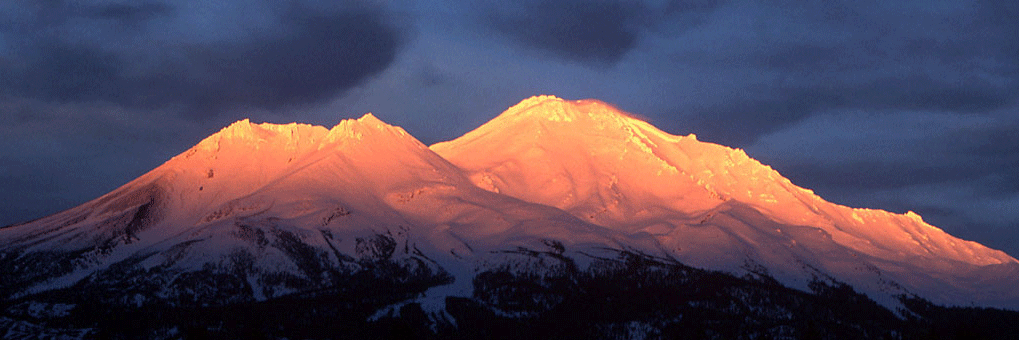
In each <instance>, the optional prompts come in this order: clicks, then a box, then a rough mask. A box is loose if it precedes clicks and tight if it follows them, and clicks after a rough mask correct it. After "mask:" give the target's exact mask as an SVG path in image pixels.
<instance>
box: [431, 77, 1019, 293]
mask: <svg viewBox="0 0 1019 340" xmlns="http://www.w3.org/2000/svg"><path fill="white" fill-rule="evenodd" d="M431 148H432V149H433V150H435V151H436V152H437V153H438V154H440V155H442V156H443V157H445V158H446V159H448V160H449V161H450V162H452V163H453V164H456V165H457V166H459V167H460V168H462V169H464V170H465V171H467V173H468V176H469V177H470V178H471V179H472V180H473V181H474V182H475V184H477V185H478V186H479V187H482V188H486V189H488V190H491V191H494V192H499V193H502V194H506V195H510V196H513V197H517V198H520V199H523V200H526V201H530V202H535V203H541V204H546V205H551V206H555V207H557V208H560V209H563V210H566V211H568V212H570V213H571V214H573V215H575V216H577V217H578V218H580V219H583V220H586V221H588V222H591V223H594V224H598V225H602V226H606V227H609V228H611V229H615V230H621V231H625V232H628V233H635V232H646V233H649V234H652V235H655V237H656V239H658V240H659V241H660V242H661V243H662V244H663V245H665V246H666V247H667V248H669V249H671V250H673V252H674V255H675V256H676V257H677V258H678V259H680V260H682V261H683V262H684V263H690V264H694V265H697V266H702V267H706V268H713V269H722V270H727V271H738V268H743V269H746V270H750V271H755V270H758V269H766V270H768V272H769V273H770V275H773V276H777V277H779V278H781V279H783V282H786V283H787V284H791V285H793V286H796V287H801V288H805V287H806V285H807V284H808V283H809V282H810V280H811V277H812V276H815V275H821V276H832V277H837V278H839V279H840V280H844V281H847V282H851V283H853V284H854V285H857V286H862V287H861V288H863V289H864V290H865V291H868V292H876V291H892V292H893V294H901V293H922V294H923V295H931V294H944V296H938V302H941V303H959V304H968V303H978V304H990V305H997V306H1006V305H1013V304H1015V303H1016V302H1017V301H1016V300H1015V298H1016V296H1017V292H1016V291H1015V289H1014V288H1013V287H1014V286H1012V285H1011V284H1009V283H1004V282H1014V281H1015V279H1013V277H1015V275H1016V274H1019V271H1017V267H1019V266H1017V261H1016V260H1015V259H1014V258H1011V257H1010V256H1008V255H1006V254H1005V253H1003V252H1001V251H997V250H993V249H989V248H986V247H984V246H982V245H980V244H978V243H975V242H970V241H965V240H961V239H958V238H955V237H952V236H951V235H948V234H947V233H945V232H943V231H942V230H940V229H938V228H936V227H933V226H931V225H929V224H927V223H925V222H923V221H922V219H921V218H920V217H919V216H918V215H916V214H915V213H912V212H910V213H907V214H905V215H897V214H892V213H888V212H885V211H880V210H870V209H852V208H848V207H845V206H839V205H836V204H831V203H828V202H826V201H824V200H823V199H821V198H820V197H818V196H817V195H814V194H813V192H811V191H810V190H806V189H803V188H800V187H797V186H795V185H794V184H792V183H791V182H790V181H789V180H788V179H786V178H784V177H782V176H781V175H780V174H778V172H776V171H775V170H773V169H771V168H770V167H768V166H765V165H762V164H760V163H759V162H757V161H756V160H753V159H751V158H749V157H748V156H747V155H746V153H745V152H743V151H742V150H737V149H730V148H727V147H723V146H720V145H715V144H711V143H704V142H700V141H697V140H696V137H695V136H692V135H691V136H687V137H680V136H673V135H670V134H668V133H665V132H662V131H661V130H658V129H657V128H655V127H654V126H651V125H650V124H647V123H646V122H643V121H640V120H637V119H634V118H631V117H629V116H628V115H626V114H624V113H622V112H620V111H618V110H617V109H615V108H613V107H611V106H609V105H607V104H605V103H602V102H599V101H596V100H582V101H567V100H562V99H559V98H555V97H550V96H539V97H532V98H530V99H528V100H525V101H523V102H521V103H520V104H518V105H516V106H514V107H512V108H510V109H508V110H507V111H506V112H504V113H503V114H501V115H500V116H498V117H496V118H495V119H493V120H492V121H490V122H488V123H486V124H485V125H482V126H481V127H479V128H477V129H476V130H474V131H471V132H469V133H467V134H465V135H464V136H463V137H460V138H458V139H455V140H452V141H449V142H443V143H438V144H435V145H433V146H431ZM748 262H751V264H750V265H748ZM761 266H763V268H761ZM978 273H979V274H978ZM973 275H975V276H973ZM889 276H890V277H891V278H892V281H894V282H895V283H894V284H892V283H891V282H886V281H888V280H887V279H888V277H889ZM959 276H962V277H967V276H968V277H967V278H965V279H960V278H959ZM953 277H955V278H953ZM978 277H979V278H980V279H979V280H978V279H977V278H978ZM988 278H993V279H989V280H988ZM963 282H965V283H963ZM976 282H994V283H991V284H987V285H980V284H977V283H976ZM974 284H976V285H980V288H978V289H975V290H970V289H968V288H967V289H963V290H958V289H957V288H959V287H960V286H965V285H970V286H972V285H974ZM899 285H901V286H902V287H899ZM902 288H905V289H904V290H903V289H902ZM946 292H947V293H946ZM1006 296H1007V298H1005V299H1003V298H1004V297H1006Z"/></svg>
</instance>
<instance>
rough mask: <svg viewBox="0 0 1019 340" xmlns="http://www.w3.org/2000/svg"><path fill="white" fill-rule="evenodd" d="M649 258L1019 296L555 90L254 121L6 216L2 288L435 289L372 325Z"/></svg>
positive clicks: (994, 269) (981, 296) (263, 294)
mask: <svg viewBox="0 0 1019 340" xmlns="http://www.w3.org/2000/svg"><path fill="white" fill-rule="evenodd" d="M634 256H635V257H636V258H643V259H644V260H641V261H651V262H653V263H657V264H656V265H655V266H664V267H663V268H665V267H667V268H673V269H676V268H679V269H677V270H680V272H689V270H688V269H683V268H686V267H685V266H691V267H693V268H699V270H700V269H703V270H709V271H717V272H720V273H728V274H731V275H734V276H737V277H749V278H752V280H761V282H775V283H777V284H779V285H781V286H784V287H788V288H792V289H796V290H799V291H803V292H811V291H817V290H816V289H817V288H816V287H818V286H817V285H818V284H821V285H833V286H834V287H839V285H849V286H851V287H853V289H856V290H857V291H859V292H861V293H863V294H866V296H867V297H869V298H870V299H873V300H874V301H877V302H878V303H879V304H880V305H882V306H885V307H886V308H890V309H892V310H896V308H905V307H904V306H905V305H904V303H906V302H904V301H906V300H903V297H912V296H918V297H922V298H925V299H929V300H931V301H933V302H934V303H937V304H948V305H967V306H968V305H974V306H989V307H998V308H1013V309H1019V292H1017V291H1016V290H1015V289H1014V287H1015V286H1016V284H1019V261H1017V260H1016V259H1015V258H1012V257H1010V256H1009V255H1007V254H1005V253H1004V252H1001V251H998V250H993V249H990V248H987V247H984V246H982V245H980V244H979V243H976V242H972V241H966V240H961V239H958V238H955V237H953V236H951V235H949V234H947V233H945V232H944V231H942V230H941V229H938V228H936V227H934V226H931V225H929V224H927V223H926V222H924V221H923V219H922V218H921V217H920V216H919V215H917V214H915V213H913V212H908V213H906V214H895V213H890V212H887V211H883V210H874V209H856V208H849V207H846V206H841V205H837V204H834V203H830V202H827V201H825V200H823V199H822V198H821V197H819V196H817V195H816V194H814V193H813V192H812V191H810V190H809V189H804V188H801V187H798V186H796V185H795V184H793V183H792V182H790V181H789V180H788V179H786V178H785V177H782V176H781V174H779V173H778V172H777V171H775V170H774V169H772V168H771V167H770V166H767V165H764V164H762V163H760V162H759V161H757V160H754V159H753V158H751V157H749V156H748V155H747V154H746V152H744V151H743V150H739V149H732V148H728V147H725V146H721V145H717V144H712V143H705V142H701V141H698V140H697V139H696V137H695V136H693V135H690V136H674V135H671V134H669V133H667V132H664V131H661V130H659V129H657V128H655V127H654V126H652V125H651V124H649V123H647V122H643V121H641V120H639V119H636V118H634V117H632V116H631V115H628V114H626V113H624V112H622V111H620V110H618V109H616V108H614V107H612V106H611V105H610V104H607V103H604V102H601V101H597V100H580V101H569V100H564V99H561V98H557V97H554V96H537V97H532V98H529V99H526V100H524V101H522V102H521V103H520V104H518V105H515V106H513V107H511V108H509V109H508V110H506V112H504V113H502V114H500V115H499V116H497V117H495V118H494V119H492V120H491V121H490V122H488V123H486V124H483V125H482V126H479V127H478V128H477V129H475V130H473V131H471V132H468V133H466V134H464V135H463V136H462V137H460V138H457V139H454V140H451V141H446V142H441V143H436V144H433V145H431V146H426V145H424V144H423V143H421V142H420V141H419V140H417V139H416V138H414V137H413V136H412V135H410V134H409V133H407V132H406V131H405V130H404V129H402V128H400V127H397V126H393V125H390V124H387V123H385V122H383V121H382V120H379V119H378V118H377V117H375V116H374V115H372V114H365V115H364V116H362V117H361V118H358V119H347V120H343V121H341V122H339V123H338V124H336V125H335V126H333V127H332V128H326V127H322V126H314V125H307V124H297V123H290V124H271V123H261V124H254V123H251V122H250V120H247V119H245V120H241V121H238V122H235V123H233V124H230V125H229V126H227V127H224V128H223V129H222V130H220V131H219V132H217V133H215V134H213V135H211V136H209V137H207V138H205V139H203V140H202V141H201V142H199V143H198V144H196V145H195V146H194V147H192V148H190V149H188V150H187V151H185V152H183V153H181V154H180V155H178V156H175V157H173V158H171V159H170V160H168V161H167V162H166V163H164V164H163V165H161V166H159V167H157V168H155V169H153V170H152V171H150V172H148V173H146V174H144V175H142V176H140V177H138V178H137V179H135V180H132V181H131V182H129V183H127V184H125V185H123V186H121V187H120V188H117V189H116V190H113V191H111V192H110V193H108V194H106V195H103V196H100V197H99V198H97V199H95V200H92V201H89V202H86V203H85V204H82V205H80V206H78V207H75V208H72V209H68V210H66V211H64V212H60V213H57V214H54V215H51V216H48V217H44V218H42V219H39V220H35V221H30V222H26V223H23V224H19V225H13V226H10V227H6V228H2V229H0V269H7V270H8V271H9V272H10V273H11V275H10V281H8V282H5V283H0V293H3V295H5V296H7V299H8V301H28V300H25V299H36V298H38V299H43V300H39V301H48V300H45V299H48V297H46V296H48V295H47V294H56V293H54V292H60V291H63V290H65V289H79V290H84V291H93V292H96V291H107V292H114V293H109V295H103V296H101V297H100V299H101V301H104V302H103V303H109V304H114V305H121V304H125V303H127V302H125V301H129V302H130V303H128V305H131V306H133V305H134V304H135V303H137V306H146V305H157V306H160V305H169V306H179V305H188V304H192V303H214V304H215V303H227V304H233V303H252V302H258V301H270V300H274V299H279V298H282V297H285V296H291V295H293V294H298V295H299V294H307V292H312V291H320V290H330V289H339V288H336V287H343V284H344V282H347V281H349V280H354V279H353V278H356V277H370V278H374V279H377V280H383V281H386V280H395V281H393V282H397V283H399V282H418V283H415V284H414V285H412V286H413V287H414V288H413V289H412V290H413V291H414V292H415V293H413V294H411V295H409V296H407V297H404V298H400V299H398V300H395V301H391V302H388V303H386V304H384V306H383V307H379V309H378V310H376V311H374V312H372V315H374V316H373V318H375V319H377V318H381V317H386V316H387V315H388V316H393V315H398V314H399V313H400V312H399V311H400V310H402V309H403V308H405V307H407V306H408V305H411V304H414V305H417V306H420V308H421V309H422V310H423V313H425V314H426V315H428V318H431V319H433V321H435V322H439V321H441V320H444V319H450V318H451V316H449V311H450V308H453V307H450V305H449V303H451V301H459V300H457V299H467V300H471V299H481V297H479V296H482V295H484V294H490V293H491V292H488V291H485V289H486V288H485V287H491V284H493V283H491V282H489V283H484V282H487V281H485V280H488V279H485V276H484V275H496V274H492V273H496V272H500V273H503V274H498V275H511V276H513V275H522V277H529V276H528V275H536V276H535V277H538V278H543V277H544V278H546V279H547V278H549V277H558V276H561V275H566V276H567V277H574V279H572V280H577V277H576V275H581V276H583V275H587V274H579V273H585V272H586V271H592V272H599V271H601V270H605V269H599V268H601V267H600V266H605V265H606V263H610V264H611V263H617V262H619V263H630V264H632V263H633V262H632V261H633V259H634V258H635V257H634ZM620 261H621V262H620ZM638 262H639V261H638ZM640 263H643V262H640ZM617 265H618V264H612V265H611V266H610V267H609V268H615V267H612V266H617ZM669 270H672V269H669ZM609 272H612V270H609ZM506 273H509V274H506ZM394 275H395V276H394ZM401 275H403V276H401ZM557 275H558V276H557ZM712 275H713V274H712ZM709 276H710V275H709ZM401 277H405V278H413V279H407V280H410V281H401V280H404V279H401ZM415 280H420V281H415ZM479 280H480V281H479ZM541 280H545V279H541ZM541 280H539V281H541ZM386 282H389V281H386ZM541 282H544V281H541ZM574 282H575V281H574ZM483 283H484V284H483ZM394 284H395V283H394ZM401 284H402V283H401ZM418 284H420V285H421V286H418ZM541 284H545V283H541ZM526 285H529V284H525V286H526ZM518 288H519V287H518ZM500 289H503V288H500ZM504 289H511V290H512V289H517V288H504ZM479 294H481V295H479ZM0 301H4V300H0ZM31 301H34V300H31ZM203 301H204V302H203ZM472 301H473V300H472ZM478 301H488V300H484V299H481V300H478ZM550 301H551V300H550ZM11 303H14V302H11ZM32 303H35V302H32ZM39 303H41V302H39ZM47 303H49V302H47ZM486 303H487V302H486ZM548 303H551V302H548ZM496 305H498V304H493V305H491V306H490V307H491V308H493V309H492V310H493V312H495V313H496V314H497V315H504V316H505V315H514V314H513V313H510V312H507V310H509V309H505V308H510V309H512V308H511V307H512V306H510V307H507V306H503V307H495V306H496ZM125 308H126V307H125ZM132 308H133V307H132ZM486 308H487V307H486ZM513 308H515V307H513ZM500 313H502V314H500ZM507 313H508V314H507Z"/></svg>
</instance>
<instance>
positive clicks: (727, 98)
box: [0, 0, 1019, 256]
mask: <svg viewBox="0 0 1019 340" xmlns="http://www.w3.org/2000/svg"><path fill="white" fill-rule="evenodd" d="M1017 15H1019V5H1016V4H1014V3H1011V2H1006V1H942V2H938V1H915V0H914V1H896V2H888V1H842V2H840V1H825V2H816V3H815V2H801V1H780V0H776V1H651V0H647V1H637V0H634V1H602V0H562V1H556V2H550V1H536V0H524V1H516V2H505V1H494V0H484V1H458V0H454V1H426V0H422V1H346V2H343V1H325V0H319V1H311V0H292V1H241V0H221V1H182V0H155V1H114V0H92V1H72V0H50V1H35V0H32V1H29V0H13V1H7V2H3V3H2V4H0V115H2V116H0V118H2V119H3V121H4V123H5V124H3V125H2V126H0V201H2V202H4V204H3V205H0V225H5V224H10V223H16V222H20V221H24V220H29V219H33V218H37V217H41V216H43V215H46V214H49V213H54V212H57V211H60V210H63V209H67V208H70V207H72V206H74V205H77V204H80V203H83V202H84V201H87V200H89V199H91V198H95V197H97V196H99V195H102V194H104V193H106V192H108V191H110V190H112V189H114V188H116V187H117V186H119V185H121V184H124V183H126V182H127V181H129V180H131V179H133V178H135V177H137V176H139V175H141V174H143V173H144V172H146V171H148V170H150V169H152V168H154V167H156V166H158V165H159V164H161V163H162V162H164V161H166V160H167V159H169V158H170V157H172V156H174V155H176V154H178V153H180V152H183V151H184V150H186V149H187V148H189V147H190V146H192V145H194V144H195V143H197V142H198V141H199V140H201V139H202V138H203V137H205V136H207V135H209V134H212V133H214V132H216V131H218V130H219V129H220V128H222V127H223V126H226V125H227V124H229V123H231V122H233V121H236V120H240V119H243V118H251V119H252V120H253V121H269V122H276V123H288V122H292V121H298V122H307V123H314V124H320V125H325V126H332V125H334V124H336V123H337V122H339V121H340V120H342V119H344V118H352V117H359V116H361V115H362V114H364V113H366V112H373V113H375V115H376V116H378V117H379V118H380V119H382V120H384V121H387V122H389V123H391V124H394V125H400V126H403V127H404V128H405V129H407V130H408V131H409V132H410V133H411V134H413V135H414V136H416V137H418V138H419V139H421V140H422V141H423V142H425V143H427V144H430V143H434V142H438V141H443V140H448V139H452V138H455V137H457V136H459V135H461V134H463V133H465V132H467V131H469V130H471V129H473V128H475V127H477V126H478V125H480V124H482V123H484V122H485V121H487V120H489V119H491V118H493V117H495V116H496V115H497V114H499V113H500V112H502V111H503V110H504V109H506V108H507V107H509V106H511V105H513V104H515V103H516V102H518V101H520V100H522V99H524V98H527V97H529V96H531V95H536V94H553V95H557V96H560V97H564V98H569V99H583V98H597V99H600V100H603V101H606V102H609V103H611V104H614V105H616V106H617V107H619V108H621V109H623V110H625V111H628V112H632V113H635V114H637V115H639V116H641V117H644V118H646V119H647V120H649V121H650V122H651V123H652V124H654V125H656V126H658V127H659V128H662V129H663V130H665V131H667V132H670V133H673V134H688V133H696V134H697V135H698V137H699V139H701V140H705V141H710V142H715V143H719V144H723V145H727V146H732V147H739V148H744V149H746V150H747V152H748V153H749V154H750V155H751V156H752V157H754V158H757V159H758V160H760V161H762V162H764V163H765V164H769V165H771V166H772V167H774V168H775V169H777V170H778V171H779V172H781V173H782V174H783V175H785V176H786V177H789V178H790V179H791V180H792V181H793V183H796V184H798V185H800V186H803V187H807V188H811V189H814V190H815V192H817V193H818V194H820V195H821V196H822V197H824V198H826V199H828V200H830V201H833V202H836V203H841V204H846V205H850V206H854V207H869V208H879V209H886V210H891V211H895V212H905V211H907V210H913V211H916V212H918V213H920V214H921V215H922V216H923V217H924V219H925V220H926V221H928V222H930V223H932V224H934V225H936V226H938V227H941V228H942V229H945V230H946V231H948V232H950V233H952V234H954V235H957V236H960V237H963V238H966V239H970V240H975V241H978V242H981V243H984V244H986V245H989V246H991V247H994V248H998V249H1002V250H1005V251H1006V252H1009V253H1010V254H1011V255H1013V256H1019V171H1016V169H1019V102H1017V97H1019V91H1017V89H1019V36H1017V35H1016V34H1015V32H1019V21H1016V20H1014V18H1015V17H1016V16H1017Z"/></svg>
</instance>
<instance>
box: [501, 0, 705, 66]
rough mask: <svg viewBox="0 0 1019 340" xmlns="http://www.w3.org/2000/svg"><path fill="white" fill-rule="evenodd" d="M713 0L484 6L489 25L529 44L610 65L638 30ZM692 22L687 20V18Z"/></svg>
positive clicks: (697, 10) (614, 0) (575, 1)
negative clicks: (655, 4)
mask: <svg viewBox="0 0 1019 340" xmlns="http://www.w3.org/2000/svg"><path fill="white" fill-rule="evenodd" d="M717 3H718V2H717V1H709V0H701V1H671V2H670V3H668V4H666V6H665V7H664V8H652V7H650V6H648V5H647V4H644V3H643V2H641V1H624V0H595V1H588V0H564V1H523V2H515V3H510V4H501V6H494V7H493V8H490V9H489V14H488V19H489V23H490V25H491V26H492V27H493V28H495V29H496V30H497V31H498V32H501V33H503V34H505V35H506V36H509V37H511V38H513V39H514V40H516V41H517V42H519V43H522V44H523V45H525V46H528V47H531V48H537V49H541V50H545V51H549V52H552V53H554V54H556V55H557V56H559V57H562V58H566V59H570V60H576V61H580V62H585V63H591V64H599V65H612V64H615V63H616V62H618V61H619V60H621V59H622V58H623V56H624V55H625V54H626V53H627V52H629V51H630V50H632V49H633V48H635V47H636V46H637V44H638V43H639V40H640V37H641V34H642V33H644V31H645V30H647V29H649V28H651V27H653V26H654V25H655V24H656V23H658V22H660V21H662V20H665V19H667V18H672V19H676V18H679V17H681V16H684V15H691V14H692V13H699V14H703V13H704V12H706V11H709V10H711V9H713V8H714V7H715V6H716V5H717ZM691 21H692V20H691Z"/></svg>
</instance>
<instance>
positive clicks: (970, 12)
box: [675, 1, 1019, 145]
mask: <svg viewBox="0 0 1019 340" xmlns="http://www.w3.org/2000/svg"><path fill="white" fill-rule="evenodd" d="M958 5H960V6H963V7H964V8H936V7H934V8H932V7H930V6H928V5H927V4H924V3H919V2H918V3H909V2H906V3H897V4H896V5H889V6H882V5H880V4H875V3H870V2H860V3H838V2H826V3H824V4H823V5H805V4H797V5H791V4H787V5H786V6H778V7H774V8H770V7H762V8H749V9H748V8H740V9H739V10H740V11H748V10H750V11H754V10H759V11H760V12H761V13H759V14H757V15H753V16H750V17H749V18H748V19H747V21H748V23H747V24H746V25H745V26H740V27H736V28H733V29H734V30H735V33H732V35H731V36H724V35H723V36H721V37H722V39H728V41H726V43H725V44H720V45H719V46H718V48H711V49H691V50H687V51H685V52H683V53H680V54H678V55H676V56H675V57H676V59H675V60H676V61H677V62H680V63H683V64H687V65H692V66H694V67H699V68H704V69H710V70H716V72H718V73H720V74H726V73H727V72H732V73H738V75H739V77H741V78H737V79H734V80H733V81H732V83H731V84H729V85H730V86H729V87H727V88H723V89H720V91H719V93H717V94H715V95H714V96H712V97H706V98H698V101H697V102H696V103H693V104H680V105H679V107H677V108H676V110H675V112H679V113H681V114H685V115H686V116H687V117H690V121H691V122H692V124H693V125H694V126H693V128H694V129H698V130H699V131H702V133H703V134H705V135H707V136H710V137H713V138H715V139H716V140H718V141H726V142H728V141H732V142H733V144H736V145H748V144H750V143H752V142H753V141H755V140H756V139H757V138H758V137H760V136H762V135H765V134H768V133H771V132H774V131H777V130H780V129H783V128H785V127H788V126H789V125H790V124H792V123H795V122H798V121H800V120H801V119H803V118H805V117H809V116H812V115H815V114H820V113H827V112H830V111H833V110H840V109H861V110H873V111H882V110H920V111H932V112H955V113H960V114H974V113H976V114H981V113H986V112H990V111H994V110H997V109H1001V108H1004V107H1009V106H1011V105H1014V104H1015V103H1016V102H1017V100H1016V99H1017V93H1019V38H1017V36H1016V35H1015V34H1014V32H1016V31H1019V21H1016V20H1013V16H1014V13H1016V12H1017V11H1016V10H1017V6H1016V5H1008V4H1000V2H990V1H988V2H975V3H969V4H958ZM730 10H732V9H731V8H730ZM713 29H716V30H725V29H724V28H720V27H713Z"/></svg>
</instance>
